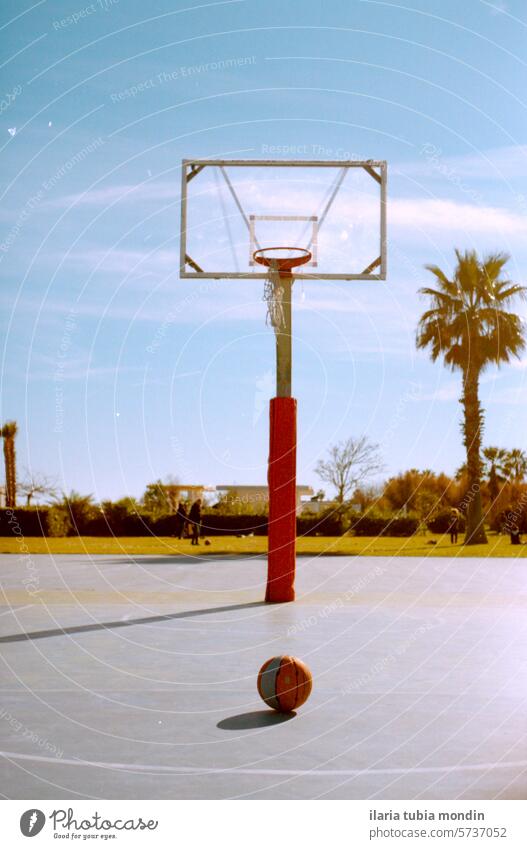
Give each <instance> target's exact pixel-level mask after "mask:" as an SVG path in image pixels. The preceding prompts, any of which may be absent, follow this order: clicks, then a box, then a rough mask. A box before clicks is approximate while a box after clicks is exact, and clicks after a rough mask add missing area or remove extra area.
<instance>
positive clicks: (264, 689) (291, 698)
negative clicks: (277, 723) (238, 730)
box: [258, 654, 313, 713]
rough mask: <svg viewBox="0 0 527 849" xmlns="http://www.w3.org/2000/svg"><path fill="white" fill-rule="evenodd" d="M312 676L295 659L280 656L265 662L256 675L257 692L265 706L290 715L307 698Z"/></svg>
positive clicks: (299, 661)
mask: <svg viewBox="0 0 527 849" xmlns="http://www.w3.org/2000/svg"><path fill="white" fill-rule="evenodd" d="M312 686H313V676H312V675H311V672H310V671H309V669H308V667H307V666H306V664H305V663H302V661H301V660H298V658H297V657H289V655H286V654H285V655H281V656H280V657H272V658H271V659H270V660H266V661H265V663H264V665H263V666H262V668H261V669H260V671H259V673H258V692H259V693H260V695H261V697H262V699H263V700H264V702H265V704H266V705H269V707H270V708H273V709H274V710H278V711H280V713H290V712H291V711H292V710H296V708H299V707H300V705H303V704H304V702H305V701H307V699H308V698H309V694H310V693H311V688H312Z"/></svg>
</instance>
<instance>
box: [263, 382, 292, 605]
mask: <svg viewBox="0 0 527 849" xmlns="http://www.w3.org/2000/svg"><path fill="white" fill-rule="evenodd" d="M270 418H271V427H270V447H269V470H268V483H269V535H268V555H267V591H266V594H265V600H266V601H270V602H280V601H294V598H295V554H296V400H295V398H271V402H270Z"/></svg>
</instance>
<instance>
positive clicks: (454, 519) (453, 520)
mask: <svg viewBox="0 0 527 849" xmlns="http://www.w3.org/2000/svg"><path fill="white" fill-rule="evenodd" d="M448 530H449V532H450V542H451V543H452V544H453V545H454V544H456V543H457V535H458V532H459V510H457V509H456V508H455V507H453V508H452V512H451V513H450V525H449V528H448Z"/></svg>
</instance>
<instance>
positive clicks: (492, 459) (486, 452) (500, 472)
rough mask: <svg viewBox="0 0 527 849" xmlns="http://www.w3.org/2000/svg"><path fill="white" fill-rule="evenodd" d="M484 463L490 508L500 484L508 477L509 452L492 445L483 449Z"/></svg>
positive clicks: (498, 491)
mask: <svg viewBox="0 0 527 849" xmlns="http://www.w3.org/2000/svg"><path fill="white" fill-rule="evenodd" d="M483 456H484V458H485V460H486V461H487V462H486V468H485V472H486V475H487V478H488V481H489V484H488V486H489V497H490V502H491V506H492V505H493V504H494V502H495V501H496V499H497V497H498V495H499V493H500V483H504V482H505V480H506V478H507V475H508V461H509V452H508V451H506V450H505V448H496V447H495V446H494V445H492V446H489V447H488V448H484V449H483Z"/></svg>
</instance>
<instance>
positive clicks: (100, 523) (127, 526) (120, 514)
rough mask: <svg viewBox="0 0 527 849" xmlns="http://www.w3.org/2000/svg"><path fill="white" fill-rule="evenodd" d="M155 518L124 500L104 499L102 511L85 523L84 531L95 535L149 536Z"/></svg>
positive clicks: (89, 534) (88, 534)
mask: <svg viewBox="0 0 527 849" xmlns="http://www.w3.org/2000/svg"><path fill="white" fill-rule="evenodd" d="M152 526H153V519H152V516H151V515H150V514H149V513H139V512H138V511H137V510H136V509H135V508H133V507H132V508H130V506H129V505H128V504H126V503H125V502H122V501H118V502H116V503H113V502H111V501H104V502H103V503H102V505H101V510H100V512H99V513H98V514H97V515H96V516H94V517H93V518H91V519H89V520H88V522H86V523H85V529H84V533H85V534H86V535H87V536H95V537H107V536H114V537H120V536H123V537H136V536H148V534H150V533H151V532H152Z"/></svg>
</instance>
